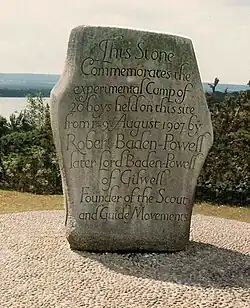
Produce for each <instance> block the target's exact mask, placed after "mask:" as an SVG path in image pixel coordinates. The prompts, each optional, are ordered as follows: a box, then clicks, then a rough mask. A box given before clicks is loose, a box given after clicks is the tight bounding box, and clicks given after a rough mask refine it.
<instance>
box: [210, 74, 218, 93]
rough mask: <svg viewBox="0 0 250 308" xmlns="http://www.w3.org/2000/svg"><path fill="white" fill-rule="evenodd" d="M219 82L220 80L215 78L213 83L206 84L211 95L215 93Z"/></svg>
mask: <svg viewBox="0 0 250 308" xmlns="http://www.w3.org/2000/svg"><path fill="white" fill-rule="evenodd" d="M219 81H220V80H219V79H218V78H217V77H215V79H214V83H209V84H208V85H209V87H210V88H211V89H212V91H213V93H214V92H215V89H216V87H217V85H218V83H219Z"/></svg>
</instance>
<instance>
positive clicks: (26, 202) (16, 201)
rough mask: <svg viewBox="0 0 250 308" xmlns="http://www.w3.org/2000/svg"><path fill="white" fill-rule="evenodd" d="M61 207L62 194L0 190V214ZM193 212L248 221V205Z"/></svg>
mask: <svg viewBox="0 0 250 308" xmlns="http://www.w3.org/2000/svg"><path fill="white" fill-rule="evenodd" d="M63 209H64V206H63V196H60V195H53V196H45V195H34V194H28V193H20V192H16V191H7V190H0V214H3V213H14V212H25V211H44V210H63ZM193 213H194V214H202V215H209V216H215V217H220V218H227V219H234V220H239V221H244V222H248V223H250V208H249V207H248V208H247V207H236V206H234V207H233V206H227V205H220V206H218V205H212V204H207V203H200V204H195V205H194V209H193Z"/></svg>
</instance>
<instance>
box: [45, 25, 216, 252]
mask: <svg viewBox="0 0 250 308" xmlns="http://www.w3.org/2000/svg"><path fill="white" fill-rule="evenodd" d="M51 119H52V128H53V134H54V140H55V143H56V149H57V153H58V157H59V164H60V169H61V175H62V181H63V191H64V197H65V207H66V236H67V239H68V241H69V243H70V247H71V248H72V249H77V250H90V251H122V250H125V251H177V250H181V249H184V248H185V246H186V245H187V243H188V241H189V231H190V220H191V214H192V206H193V201H194V193H195V187H196V183H197V178H198V176H199V173H200V170H201V168H202V165H203V163H204V161H205V159H206V156H207V154H208V151H209V149H210V147H211V145H212V142H213V133H212V125H211V119H210V113H209V111H208V108H207V104H206V100H205V96H204V93H203V89H202V83H201V80H200V74H199V70H198V66H197V62H196V58H195V54H194V50H193V46H192V42H191V40H189V39H186V38H183V37H177V36H173V35H166V34H162V33H153V32H146V31H137V30H131V29H122V28H111V27H84V26H81V27H77V28H75V29H73V30H72V32H71V35H70V39H69V45H68V52H67V59H66V64H65V69H64V72H63V74H62V76H61V78H60V80H59V81H58V83H57V85H56V86H55V87H54V89H53V90H52V93H51Z"/></svg>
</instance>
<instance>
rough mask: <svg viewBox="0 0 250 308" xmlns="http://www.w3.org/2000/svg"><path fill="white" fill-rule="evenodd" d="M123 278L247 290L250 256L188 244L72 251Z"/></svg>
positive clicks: (198, 244) (249, 275)
mask: <svg viewBox="0 0 250 308" xmlns="http://www.w3.org/2000/svg"><path fill="white" fill-rule="evenodd" d="M74 252H75V253H77V254H79V255H81V256H82V257H84V258H90V259H92V260H95V261H98V262H100V263H102V264H103V265H104V266H105V267H107V268H109V269H111V270H113V271H115V272H117V273H121V274H123V275H130V276H134V277H137V278H148V279H154V280H159V281H165V282H171V283H176V284H181V285H189V286H201V287H207V288H210V287H211V288H214V287H215V288H226V287H242V288H250V257H249V256H246V255H243V254H241V253H239V252H236V251H231V250H228V249H223V248H218V247H216V246H213V245H210V244H204V243H198V242H191V243H190V245H189V246H188V248H187V249H186V250H184V251H181V252H176V253H88V252H80V251H74Z"/></svg>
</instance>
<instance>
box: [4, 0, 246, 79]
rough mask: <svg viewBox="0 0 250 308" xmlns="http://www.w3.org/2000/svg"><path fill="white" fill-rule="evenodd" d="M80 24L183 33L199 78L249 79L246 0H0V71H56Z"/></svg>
mask: <svg viewBox="0 0 250 308" xmlns="http://www.w3.org/2000/svg"><path fill="white" fill-rule="evenodd" d="M79 25H100V26H102V25H103V26H105V25H106V26H107V25H108V26H118V27H125V28H136V29H142V30H151V31H157V32H164V33H168V34H176V35H180V36H184V37H188V38H191V39H192V41H193V45H194V48H195V52H196V56H197V60H198V64H199V68H200V73H201V77H202V80H203V81H204V82H210V81H213V80H214V78H215V77H218V78H219V79H220V82H221V83H234V84H246V83H247V82H248V80H249V79H250V0H0V72H1V73H46V74H61V73H62V71H63V67H64V62H65V56H66V51H67V44H68V38H69V34H70V31H71V29H72V28H74V27H75V26H79Z"/></svg>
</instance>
